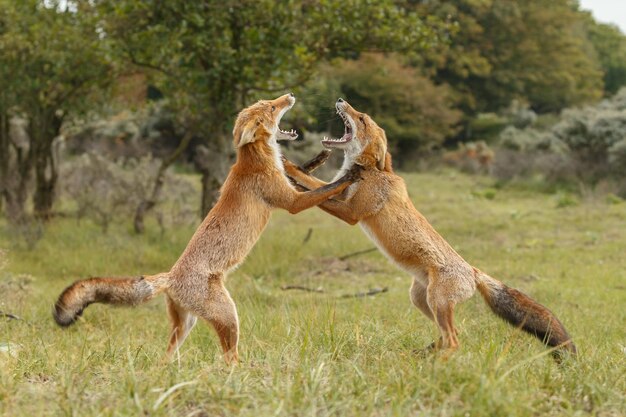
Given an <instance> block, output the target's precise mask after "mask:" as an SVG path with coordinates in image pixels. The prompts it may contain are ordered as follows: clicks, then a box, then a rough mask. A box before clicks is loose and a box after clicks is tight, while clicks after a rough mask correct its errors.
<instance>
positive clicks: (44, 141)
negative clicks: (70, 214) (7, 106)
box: [31, 112, 63, 220]
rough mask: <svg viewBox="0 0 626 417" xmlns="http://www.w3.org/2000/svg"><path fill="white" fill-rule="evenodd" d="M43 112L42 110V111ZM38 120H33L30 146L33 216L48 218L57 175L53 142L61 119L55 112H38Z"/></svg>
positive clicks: (54, 193) (53, 198) (59, 128)
mask: <svg viewBox="0 0 626 417" xmlns="http://www.w3.org/2000/svg"><path fill="white" fill-rule="evenodd" d="M42 113H43V112H42ZM39 116H40V120H33V121H31V124H32V125H33V129H32V134H31V148H33V149H34V151H35V195H34V196H33V203H34V211H35V216H36V217H38V218H40V219H42V220H49V219H50V217H51V213H52V205H53V204H54V200H55V197H56V186H57V180H58V177H59V172H58V161H57V160H56V156H55V155H54V147H53V142H54V140H55V139H56V138H57V137H58V136H59V133H60V131H61V125H62V123H63V119H62V117H60V116H57V115H56V114H51V115H47V114H45V113H43V114H40V115H39Z"/></svg>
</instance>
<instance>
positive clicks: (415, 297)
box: [409, 277, 435, 321]
mask: <svg viewBox="0 0 626 417" xmlns="http://www.w3.org/2000/svg"><path fill="white" fill-rule="evenodd" d="M426 288H427V286H426V285H424V283H422V282H421V281H420V280H419V278H417V277H415V278H414V279H413V283H412V284H411V289H410V290H409V295H410V296H411V302H412V303H413V305H414V306H415V307H417V308H418V309H419V310H420V311H421V312H422V313H424V315H425V316H426V317H428V318H429V319H431V320H432V321H435V317H434V316H433V312H432V311H431V310H430V307H429V306H428V301H426V294H427V292H426Z"/></svg>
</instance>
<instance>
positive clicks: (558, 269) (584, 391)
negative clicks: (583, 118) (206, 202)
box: [0, 171, 626, 417]
mask: <svg viewBox="0 0 626 417" xmlns="http://www.w3.org/2000/svg"><path fill="white" fill-rule="evenodd" d="M403 177H404V178H405V179H406V181H407V185H408V187H409V190H410V194H411V196H412V199H413V201H414V202H415V204H416V206H417V207H418V209H419V210H420V211H422V213H423V214H424V215H425V216H426V217H427V218H428V219H429V220H430V222H431V223H432V224H433V225H434V226H435V228H436V229H437V230H438V231H439V232H440V233H441V234H442V235H443V236H444V237H445V238H446V239H447V240H448V241H449V242H450V243H451V244H452V245H453V247H454V248H455V249H456V250H457V251H458V252H460V253H461V254H462V255H463V256H464V257H465V258H466V259H467V260H468V261H470V262H471V263H472V264H473V265H475V266H476V267H478V268H480V269H482V270H484V271H486V272H488V273H489V274H491V275H492V276H494V277H496V278H498V279H500V280H502V281H504V282H505V283H507V284H509V285H510V286H513V287H516V288H518V289H520V290H522V291H524V292H526V293H528V294H530V295H531V296H532V297H534V298H535V299H537V300H538V301H539V302H541V303H543V304H545V305H546V306H548V307H549V308H550V309H551V310H552V311H554V312H555V313H556V315H557V316H558V317H559V318H560V319H561V321H562V322H563V323H564V324H565V326H566V328H567V329H568V330H569V332H570V334H571V335H572V337H573V339H574V341H575V343H576V344H577V346H578V349H579V357H578V358H577V359H575V360H572V359H567V360H565V361H564V362H563V363H562V364H560V365H558V364H556V363H555V362H554V361H553V360H552V358H551V357H550V355H549V352H548V351H547V350H546V349H545V348H544V347H543V346H542V345H541V344H540V343H539V342H537V341H536V340H535V339H534V338H531V337H530V336H528V335H526V334H523V333H522V332H520V331H519V330H518V329H515V328H512V327H510V326H508V325H507V324H505V323H504V322H502V321H500V320H499V319H498V318H496V317H495V316H494V315H493V314H492V313H491V312H490V311H489V309H488V308H487V306H486V305H485V304H484V302H483V300H482V299H481V298H480V296H479V295H478V294H477V295H476V296H475V297H474V298H473V299H471V300H470V301H468V302H466V303H465V304H463V305H461V306H460V307H459V308H458V309H457V319H456V320H457V326H458V328H459V330H460V335H459V337H460V341H461V348H460V350H459V351H458V352H457V353H456V354H454V355H452V356H451V357H449V358H447V359H445V358H442V357H440V356H439V355H426V356H423V355H419V354H416V351H417V350H419V349H421V348H423V347H425V346H426V345H428V344H429V343H431V342H432V340H433V339H434V338H435V337H437V332H436V329H435V326H434V325H433V324H432V323H430V322H429V321H428V319H426V318H425V317H424V316H422V315H421V313H419V312H418V310H417V309H416V308H414V307H413V306H412V304H411V302H410V300H409V296H408V288H409V286H410V283H411V279H410V277H409V276H408V275H407V274H405V273H404V272H402V271H400V270H399V269H397V268H396V267H395V266H394V265H392V264H391V263H390V262H388V261H387V260H386V259H385V258H384V257H383V256H382V255H381V254H380V253H379V252H378V251H373V252H368V253H365V254H361V255H355V256H349V257H347V258H345V256H346V255H350V254H354V253H355V252H357V251H362V250H367V249H369V248H371V247H372V246H373V245H372V243H371V242H370V241H369V240H368V239H367V238H366V237H365V235H364V234H363V233H362V232H361V230H360V229H359V228H358V227H357V226H355V227H350V226H347V225H345V224H343V223H341V222H340V221H338V220H336V219H333V218H331V217H330V216H329V215H327V214H325V213H323V212H322V211H320V210H318V209H312V210H309V211H306V212H303V213H301V214H299V215H297V216H291V215H289V214H288V213H285V212H278V211H277V212H275V213H274V214H273V215H272V219H271V222H270V224H269V226H268V228H267V229H266V231H265V233H264V234H263V236H262V238H261V240H260V241H259V242H258V244H257V245H256V247H255V249H254V250H253V252H252V253H251V254H250V256H249V257H248V258H247V260H246V262H245V263H244V264H243V266H241V267H240V268H239V269H238V270H236V271H234V272H233V273H232V274H231V275H230V277H229V279H228V284H227V285H228V288H229V290H230V292H231V294H232V296H233V298H234V299H235V302H236V303H237V307H238V311H239V315H240V322H241V338H240V355H241V363H240V364H239V365H238V366H234V367H230V366H227V365H226V364H225V363H224V361H223V360H222V357H221V353H220V349H219V347H218V342H217V338H216V336H215V334H214V333H213V330H212V329H210V328H209V327H208V326H207V325H206V324H204V323H199V324H198V325H197V326H196V328H195V329H194V331H193V332H192V334H191V336H190V337H189V338H188V339H187V341H186V342H185V344H184V345H183V347H182V349H181V351H180V354H179V356H178V358H177V359H176V360H175V361H174V362H172V363H166V362H164V360H163V352H164V349H165V345H166V341H167V337H168V331H169V327H168V326H169V324H168V320H167V317H166V313H165V306H164V304H165V303H164V301H163V298H162V297H159V298H157V299H156V300H154V301H152V302H150V303H148V304H146V305H142V306H140V307H137V308H135V309H126V308H111V307H107V306H101V305H94V306H91V307H89V308H88V309H87V310H86V312H85V314H84V316H83V318H82V319H81V320H80V321H79V322H78V323H77V324H76V325H75V326H73V327H72V328H69V329H60V328H58V327H57V326H56V324H55V323H54V321H53V320H52V316H51V309H52V305H53V303H54V301H55V299H56V297H57V296H58V294H59V292H60V291H61V290H62V289H63V288H64V287H65V286H67V285H69V284H70V283H71V282H72V281H74V280H76V279H79V278H84V277H88V276H125V275H139V274H150V273H156V272H159V271H164V270H167V269H168V268H169V267H170V266H171V265H172V264H173V263H174V262H175V260H176V259H177V257H178V256H179V254H180V253H181V252H182V250H183V249H184V247H185V245H186V243H187V241H188V239H189V238H190V236H191V234H192V233H193V230H194V227H179V228H175V229H171V230H166V231H165V232H164V233H162V232H161V231H160V230H159V228H158V227H156V226H155V225H154V224H149V225H148V228H147V232H146V234H144V235H139V236H138V235H135V234H133V232H132V230H131V225H130V221H126V222H124V223H119V224H115V225H113V226H111V228H110V230H109V231H108V233H107V234H103V233H102V232H101V230H100V228H99V227H97V226H96V225H94V224H92V223H90V222H89V221H88V220H82V221H81V222H77V221H76V220H75V219H71V218H64V219H63V218H61V219H55V220H53V221H52V222H51V223H50V224H49V226H48V228H47V230H46V234H45V235H44V237H43V239H42V240H41V241H40V242H38V244H37V245H36V247H35V248H34V249H33V250H30V249H28V248H27V247H26V246H25V245H24V244H22V243H21V242H20V240H19V239H18V238H17V237H16V236H13V235H11V234H10V232H9V229H8V228H7V225H6V224H5V223H0V228H1V229H0V232H1V233H0V248H1V249H2V254H1V255H0V257H1V258H0V260H2V262H1V265H0V268H2V269H1V270H0V311H3V312H5V313H11V314H14V315H16V316H18V317H19V318H20V319H19V320H15V319H9V318H6V317H0V415H3V416H135V415H145V416H230V415H241V416H331V415H332V416H388V415H398V416H407V415H413V416H539V415H541V416H561V415H565V416H586V415H593V416H602V417H608V416H622V415H626V376H625V375H626V326H625V323H626V203H624V202H619V201H615V200H606V199H605V198H604V197H601V196H600V197H598V196H596V197H589V198H583V199H580V198H572V197H569V196H564V195H562V194H547V193H540V192H537V191H534V190H533V189H530V188H525V187H521V186H508V187H504V188H494V183H493V180H492V179H490V178H487V177H480V176H466V175H463V174H458V173H453V172H448V171H443V172H438V173H419V174H403ZM198 223H199V221H198ZM286 285H293V286H302V287H307V288H310V289H316V290H319V291H318V292H308V291H301V290H284V289H282V288H281V287H283V286H286ZM375 288H387V289H388V291H386V292H384V293H379V294H377V295H374V296H366V297H343V296H344V295H353V294H356V293H360V292H366V291H368V290H370V289H375Z"/></svg>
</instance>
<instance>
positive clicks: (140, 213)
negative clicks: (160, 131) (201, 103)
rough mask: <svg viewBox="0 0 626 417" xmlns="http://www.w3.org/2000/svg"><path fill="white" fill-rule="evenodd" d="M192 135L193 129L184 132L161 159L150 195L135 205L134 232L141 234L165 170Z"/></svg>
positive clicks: (184, 147) (183, 148)
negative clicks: (177, 142) (172, 149)
mask: <svg viewBox="0 0 626 417" xmlns="http://www.w3.org/2000/svg"><path fill="white" fill-rule="evenodd" d="M193 136H194V130H193V129H190V130H188V131H187V132H186V133H185V136H183V138H182V139H181V140H180V143H179V144H178V146H177V147H176V149H175V150H174V152H172V153H171V155H169V156H168V157H167V158H165V159H163V161H162V162H161V166H160V167H159V171H158V172H157V175H156V177H155V178H154V186H153V187H152V193H151V194H150V197H148V198H147V199H145V200H143V201H142V202H141V203H139V205H138V206H137V209H136V210H135V218H134V220H133V226H134V228H135V233H138V234H141V233H143V232H144V231H145V229H146V228H145V225H144V218H145V217H146V214H147V213H148V212H149V211H150V210H152V209H153V208H154V206H155V205H156V203H157V201H158V200H159V196H160V195H161V190H162V189H163V184H164V182H165V171H167V168H169V166H170V165H172V164H173V163H174V161H176V159H178V157H179V156H180V155H181V154H182V153H183V152H184V151H185V149H187V147H188V146H189V142H191V138H193Z"/></svg>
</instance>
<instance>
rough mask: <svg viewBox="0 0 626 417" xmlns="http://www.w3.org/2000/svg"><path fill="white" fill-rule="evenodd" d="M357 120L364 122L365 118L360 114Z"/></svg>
mask: <svg viewBox="0 0 626 417" xmlns="http://www.w3.org/2000/svg"><path fill="white" fill-rule="evenodd" d="M359 120H360V121H361V123H363V124H365V119H364V118H363V116H360V117H359Z"/></svg>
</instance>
